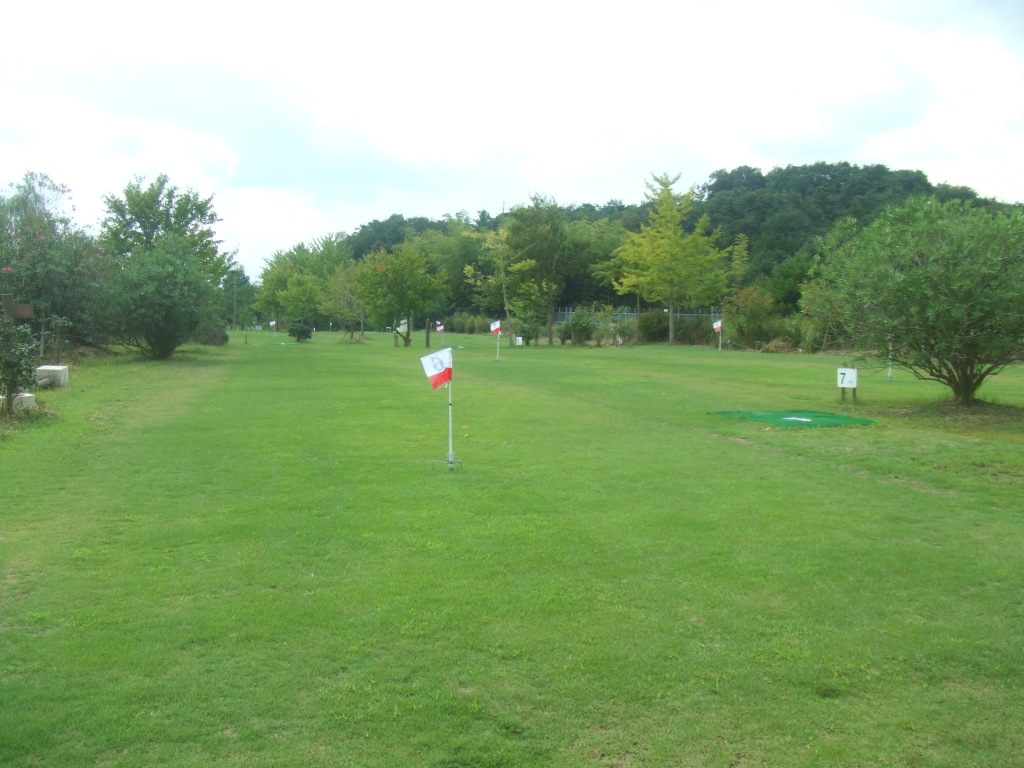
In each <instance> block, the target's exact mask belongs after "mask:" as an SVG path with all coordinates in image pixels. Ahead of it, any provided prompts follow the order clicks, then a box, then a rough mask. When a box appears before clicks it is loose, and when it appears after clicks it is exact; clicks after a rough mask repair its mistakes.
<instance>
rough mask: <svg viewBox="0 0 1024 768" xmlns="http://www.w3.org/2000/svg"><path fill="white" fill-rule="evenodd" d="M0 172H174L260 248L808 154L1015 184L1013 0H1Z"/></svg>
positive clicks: (991, 189) (1005, 196)
mask: <svg viewBox="0 0 1024 768" xmlns="http://www.w3.org/2000/svg"><path fill="white" fill-rule="evenodd" d="M0 68H2V69H0V71H2V73H3V77H2V80H0V95H2V102H0V103H2V105H3V106H2V108H0V183H2V184H3V185H4V187H5V188H6V185H7V184H9V183H12V182H17V181H19V180H20V179H21V178H22V176H23V175H24V174H25V173H26V172H28V171H34V172H38V173H45V174H47V175H49V176H50V177H51V178H52V179H53V180H54V181H57V182H59V183H62V184H64V185H66V186H68V187H69V188H70V189H71V198H72V201H73V203H74V206H75V212H74V214H73V216H74V219H75V221H76V222H77V223H78V224H80V225H82V226H85V227H89V228H92V229H93V231H95V228H96V225H97V224H98V222H99V221H100V220H101V219H102V216H103V211H104V206H103V196H104V195H108V194H117V193H120V192H121V190H123V189H124V187H125V185H126V184H127V183H128V182H130V181H131V180H132V179H134V178H135V177H136V176H142V177H144V178H145V179H147V180H152V179H153V178H155V176H156V175H157V174H159V173H166V174H167V175H168V176H169V177H170V179H171V182H172V183H173V184H174V185H176V186H178V187H179V188H181V189H186V188H190V189H193V190H195V191H196V192H198V193H199V194H201V195H203V196H204V197H205V196H209V195H212V196H213V198H214V206H215V208H216V210H217V213H218V214H219V215H220V216H221V218H222V219H223V222H222V223H221V225H220V226H219V229H218V235H219V236H220V238H222V239H223V241H224V245H225V247H227V248H230V249H235V248H237V249H238V255H237V259H238V261H239V262H240V263H241V264H242V265H243V266H244V267H245V269H246V272H247V273H248V274H249V276H250V277H252V278H254V279H255V278H258V277H259V274H260V272H261V270H262V268H263V265H264V263H265V261H266V259H267V258H268V257H270V256H271V255H272V254H273V253H274V252H275V251H277V250H287V249H288V248H290V247H291V246H293V245H295V244H297V243H300V242H309V241H311V240H312V239H314V238H317V237H320V236H322V235H325V234H328V233H332V232H352V231H354V230H355V229H357V228H358V227H359V226H360V225H362V224H366V223H368V222H370V221H372V220H374V219H385V218H387V217H388V216H390V215H391V214H393V213H401V214H403V215H405V216H407V217H410V216H426V217H429V218H441V217H443V216H444V215H445V214H453V215H454V214H457V213H459V212H460V211H466V212H467V213H469V215H470V216H471V217H473V218H475V217H476V214H477V212H478V211H480V210H487V211H488V212H490V213H491V214H492V215H493V214H496V213H499V212H501V211H502V210H505V209H508V208H511V207H512V206H515V205H519V204H523V203H527V202H529V198H530V196H531V195H533V194H541V195H545V196H547V197H549V198H552V199H554V200H555V201H557V202H558V203H560V204H562V205H569V204H573V203H594V204H598V205H600V204H603V203H605V202H607V201H609V200H613V199H614V200H622V201H624V202H626V203H639V202H641V201H642V199H643V194H644V182H645V181H646V180H648V179H649V178H650V175H651V174H652V173H663V172H667V173H671V174H676V173H679V174H681V181H680V185H681V186H688V185H690V184H700V183H703V182H705V181H707V179H708V176H709V174H711V173H712V172H713V171H715V170H718V169H723V168H724V169H732V168H735V167H737V166H739V165H751V166H754V167H758V168H761V169H762V170H764V171H766V172H767V171H769V170H771V168H773V167H775V166H785V165H802V164H805V163H813V162H817V161H827V162H840V161H848V162H851V163H854V164H857V165H867V164H875V163H881V164H883V165H887V166H889V167H890V168H893V169H903V168H907V169H917V170H922V171H924V172H925V173H926V174H927V175H928V178H929V179H930V180H931V181H932V182H933V183H943V182H945V183H949V184H954V185H964V186H969V187H972V188H973V189H975V190H976V191H977V192H978V193H979V194H981V195H983V196H985V197H994V198H997V199H1000V200H1004V201H1008V202H1024V8H1022V6H1021V4H1020V2H1019V0H921V1H920V2H918V0H846V1H845V2H843V1H837V2H828V0H811V1H808V2H799V1H796V0H779V1H778V2H773V3H768V2H764V1H763V0H735V1H734V2H730V1H729V0H708V1H707V2H705V1H704V0H633V1H632V2H617V3H610V2H603V1H602V0H597V2H594V0H590V1H589V2H577V1H576V0H546V2H537V1H536V0H520V1H519V2H516V3H481V2H478V1H477V2H468V1H467V2H463V1H462V0H435V1H434V2H430V3H427V2H410V1H405V2H400V1H395V0H376V1H375V2H360V3H326V2H320V1H319V0H318V1H317V2H307V1H306V0H291V2H284V3H274V4H269V3H268V4H263V3H256V4H249V5H243V4H240V3H234V2H231V3H228V2H221V1H220V0H205V2H194V1H193V0H174V2H169V3H156V4H154V3H143V2H138V0H133V1H132V2H112V1H110V0H93V1H92V2H81V0H76V1H75V2H64V1H63V0H58V2H46V3H26V2H22V3H17V4H9V7H5V10H4V12H3V24H2V26H0Z"/></svg>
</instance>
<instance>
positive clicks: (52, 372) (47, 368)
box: [36, 365, 68, 387]
mask: <svg viewBox="0 0 1024 768" xmlns="http://www.w3.org/2000/svg"><path fill="white" fill-rule="evenodd" d="M36 385H37V386H39V387H66V386H67V385H68V367H67V366H66V365H40V366H39V367H38V368H36Z"/></svg>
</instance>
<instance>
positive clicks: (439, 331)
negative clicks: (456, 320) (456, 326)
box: [437, 322, 444, 333]
mask: <svg viewBox="0 0 1024 768" xmlns="http://www.w3.org/2000/svg"><path fill="white" fill-rule="evenodd" d="M437 332H438V333H444V325H442V324H441V323H440V322H438V324H437Z"/></svg>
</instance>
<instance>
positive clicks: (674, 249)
mask: <svg viewBox="0 0 1024 768" xmlns="http://www.w3.org/2000/svg"><path fill="white" fill-rule="evenodd" d="M678 182H679V176H669V175H667V174H662V175H658V174H655V175H653V176H652V177H651V179H650V180H649V181H648V182H646V194H645V196H644V199H643V200H642V201H641V202H639V203H636V204H625V203H623V202H621V201H618V200H612V201H609V202H607V203H605V204H604V205H600V206H598V205H594V204H572V205H560V204H559V203H558V202H557V201H555V200H553V199H551V198H549V197H546V196H543V195H535V196H533V197H531V198H530V200H529V201H527V202H525V203H523V204H521V205H517V206H514V207H512V208H511V209H510V210H508V211H503V212H502V213H500V214H498V215H493V216H492V215H491V214H489V213H488V212H487V211H479V212H478V213H477V215H476V216H475V217H470V216H469V215H468V214H467V213H465V212H459V213H457V214H455V215H449V216H445V217H443V218H442V219H440V220H433V219H426V218H422V217H414V218H405V217H404V216H402V215H401V214H395V215H393V216H391V217H389V218H388V219H386V220H384V221H372V222H369V223H367V224H364V225H362V226H360V227H358V228H357V229H356V230H355V231H354V232H352V233H344V232H342V233H330V234H326V235H323V236H320V237H315V238H313V239H311V240H309V241H308V242H304V243H298V244H296V245H295V246H293V247H292V248H289V249H288V250H285V251H278V252H276V253H273V254H271V255H269V257H268V258H267V259H266V261H265V266H264V268H263V270H262V272H261V274H260V275H259V276H258V277H257V279H256V280H255V281H254V280H252V279H251V278H250V276H248V275H246V274H245V272H244V270H243V269H242V268H241V267H240V266H239V265H238V264H237V262H236V261H235V260H234V259H235V256H236V254H234V253H230V252H225V251H224V250H223V249H222V247H221V245H222V244H221V243H220V242H219V241H217V240H216V238H215V235H214V228H215V225H216V224H217V222H218V221H219V218H218V217H217V215H216V213H215V211H214V208H213V200H212V198H204V197H202V196H200V195H199V194H197V193H196V192H194V191H192V190H185V191H181V190H179V189H177V188H176V187H174V186H173V185H172V184H171V183H170V180H169V179H168V178H167V177H166V176H159V177H158V178H157V179H156V180H154V181H153V182H151V183H149V184H146V183H145V181H144V180H142V179H135V180H133V181H132V182H130V183H129V184H128V185H127V186H126V187H125V189H124V190H123V192H122V193H121V194H118V195H108V196H106V197H105V198H104V203H105V206H106V216H105V217H104V219H103V221H102V222H101V223H100V231H99V234H98V235H96V236H93V235H91V234H89V233H87V231H86V230H84V229H83V228H81V227H79V226H78V225H77V224H76V223H75V222H74V221H72V220H71V218H70V217H69V216H68V214H67V213H66V200H67V197H68V195H69V190H68V189H67V188H65V187H63V186H61V185H59V184H57V183H55V182H54V181H52V180H51V179H49V178H48V177H46V176H44V175H40V174H27V175H26V176H25V177H24V178H23V179H22V180H21V182H19V183H15V184H12V185H10V190H11V191H10V192H9V193H8V194H6V195H0V292H2V293H5V294H11V295H12V296H15V297H16V298H17V299H18V300H19V301H23V302H28V303H31V304H32V305H33V306H35V307H36V321H35V322H36V323H37V324H39V325H40V330H41V326H42V324H43V323H44V322H45V321H46V320H49V321H50V323H51V327H61V328H64V329H66V333H67V334H68V335H69V336H70V337H72V338H73V339H74V341H75V342H76V343H79V344H93V345H109V344H120V345H123V346H125V347H128V348H130V349H134V350H137V351H139V352H141V353H142V354H144V355H146V356H149V357H153V358H165V357H168V356H170V355H171V354H173V352H174V350H175V349H176V348H177V347H178V346H180V345H181V344H182V343H184V342H185V341H188V340H198V341H203V342H211V343H216V342H223V341H225V340H226V333H225V328H226V327H229V326H230V327H236V328H247V327H253V326H256V325H263V326H266V325H268V324H269V323H270V322H274V323H275V324H276V325H277V326H278V327H282V328H289V327H292V326H295V327H297V328H306V329H309V328H317V329H320V330H325V329H328V328H330V329H338V330H343V331H347V332H349V333H355V332H356V331H357V330H362V329H366V328H370V329H385V328H388V329H394V331H395V341H396V343H399V342H400V341H401V343H404V344H407V345H408V344H410V343H411V339H412V334H413V331H414V329H417V328H418V329H423V328H426V329H427V331H428V334H429V331H430V328H431V327H432V323H434V322H446V321H447V322H456V321H457V322H458V323H461V324H462V326H463V329H467V330H473V329H476V328H477V324H478V323H479V322H480V318H494V317H501V318H502V319H504V320H505V322H506V324H507V325H506V327H511V330H513V333H514V334H515V335H520V336H524V337H526V338H527V340H528V341H529V340H534V339H545V338H546V340H547V342H548V343H553V341H554V338H555V335H556V333H557V328H556V322H555V318H556V314H555V313H556V310H557V309H558V308H559V307H572V308H575V309H577V310H580V311H581V313H583V314H588V313H589V315H590V316H591V317H593V318H607V317H608V315H609V313H610V312H611V311H613V310H614V309H615V308H616V307H621V308H629V309H630V310H633V311H634V312H636V313H637V314H639V315H642V316H643V317H644V318H646V317H647V315H644V314H643V313H644V311H645V310H657V312H656V313H655V312H652V313H650V315H651V317H650V322H647V323H646V325H645V326H644V327H646V332H645V333H643V334H641V335H642V336H643V337H644V338H646V339H649V340H667V341H670V342H672V341H690V342H694V341H696V342H700V341H702V340H706V339H707V338H708V337H709V334H710V330H709V328H708V327H707V325H708V324H707V323H701V324H700V325H699V327H698V326H694V325H693V324H690V325H687V324H686V323H685V321H684V325H683V327H679V328H677V327H676V317H677V312H676V310H679V309H684V308H685V309H699V308H705V309H709V308H710V309H713V310H714V312H715V313H716V314H718V315H722V314H724V315H725V316H727V317H728V318H729V323H728V325H727V327H728V332H729V340H730V343H732V344H735V345H739V346H744V347H754V348H763V349H772V348H778V349H788V348H806V349H816V348H824V347H826V346H827V345H828V344H830V343H837V342H838V343H849V342H851V341H852V340H853V339H854V336H855V334H854V333H853V332H852V330H851V329H850V328H849V327H846V326H844V324H843V323H841V322H839V321H838V320H837V319H836V318H834V317H831V316H828V315H827V313H825V312H824V310H823V309H822V307H823V306H824V304H823V303H822V302H821V301H817V299H815V300H816V301H817V303H816V304H814V307H815V308H816V309H815V311H814V312H812V311H809V305H808V302H807V301H806V297H805V293H807V291H808V288H809V287H812V288H820V287H821V285H823V283H822V281H821V275H820V274H819V272H820V269H821V264H822V262H823V259H824V258H825V257H826V252H827V251H828V249H829V248H830V247H832V246H829V245H828V243H829V242H830V241H829V237H830V233H834V232H835V231H836V228H837V227H838V226H840V225H842V226H844V227H847V229H850V228H853V230H859V229H864V228H867V227H869V226H870V225H871V224H872V223H873V222H874V221H875V220H876V219H878V218H879V217H880V216H881V215H882V214H883V213H884V212H886V211H889V210H892V209H893V208H898V207H899V206H901V205H903V204H905V203H907V202H908V201H911V200H915V199H918V198H927V199H929V200H933V201H935V202H936V203H937V204H939V205H947V204H952V203H956V204H957V205H961V206H964V207H965V208H967V209H970V210H972V211H979V212H983V213H984V214H985V215H992V216H1006V215H1010V214H1013V213H1014V212H1019V210H1020V206H1019V205H1018V206H1015V205H1007V204H1002V203H998V202H996V201H994V200H989V199H984V198H981V197H979V196H978V195H977V194H976V193H975V192H974V191H973V190H972V189H970V188H967V187H950V186H948V185H941V184H940V185H933V184H931V183H930V182H929V181H928V179H927V177H926V176H925V175H924V174H923V173H921V172H920V171H908V170H898V171H893V170H890V169H888V168H886V167H885V166H881V165H874V166H864V167H860V166H856V165H851V164H849V163H816V164H813V165H805V166H787V167H785V168H775V169H773V170H771V171H769V172H767V173H762V172H761V171H760V170H758V169H756V168H751V167H748V166H741V167H739V168H735V169H733V170H731V171H730V170H724V169H723V170H719V171H716V172H715V173H713V174H711V176H710V177H709V179H708V180H707V182H705V183H703V184H699V185H693V186H690V187H689V188H686V189H679V188H678V186H677V185H678ZM831 242H832V243H833V245H834V243H835V238H834V237H833V238H832V241H831ZM833 250H834V249H833ZM834 283H835V281H834V280H833V284H834ZM820 293H821V292H820V291H818V293H815V292H814V290H812V291H811V294H812V297H817V296H820ZM812 303H813V302H812ZM662 310H669V311H668V312H667V313H665V312H662ZM805 310H806V311H805ZM833 314H834V313H833ZM475 323H476V324H475ZM604 325H605V327H607V323H605V324H604ZM584 326H585V323H579V324H577V326H576V327H575V328H574V329H572V334H577V333H581V332H582V331H581V328H583V327H584ZM624 328H625V326H624V325H622V326H621V327H620V329H619V330H620V335H621V331H622V330H623V329H624ZM633 330H634V332H639V331H641V330H643V327H641V324H640V323H637V325H636V327H634V329H633ZM427 338H428V343H429V335H428V337H427ZM571 338H576V339H578V338H581V337H580V336H578V335H572V336H571ZM600 340H601V339H600V338H598V341H599V342H600Z"/></svg>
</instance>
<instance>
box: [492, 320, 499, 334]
mask: <svg viewBox="0 0 1024 768" xmlns="http://www.w3.org/2000/svg"><path fill="white" fill-rule="evenodd" d="M491 333H501V320H495V321H494V322H493V323H491Z"/></svg>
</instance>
